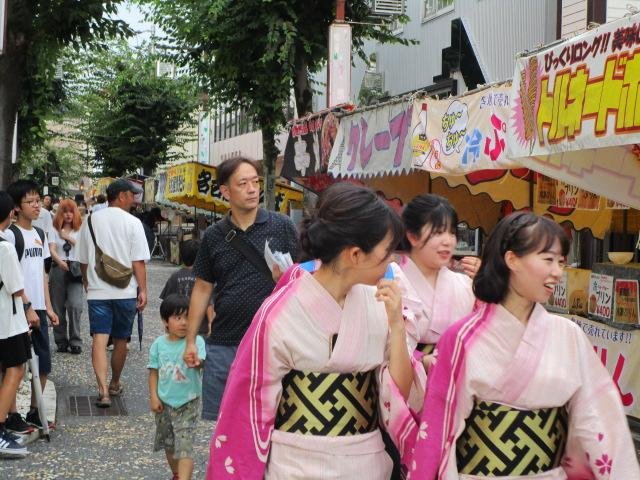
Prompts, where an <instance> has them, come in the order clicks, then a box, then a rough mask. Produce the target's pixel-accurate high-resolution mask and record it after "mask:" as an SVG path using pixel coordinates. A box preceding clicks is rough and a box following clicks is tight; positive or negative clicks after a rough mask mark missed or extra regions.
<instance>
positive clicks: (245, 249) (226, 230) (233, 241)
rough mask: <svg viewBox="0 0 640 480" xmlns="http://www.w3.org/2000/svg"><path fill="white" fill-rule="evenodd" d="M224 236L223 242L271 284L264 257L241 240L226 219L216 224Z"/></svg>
mask: <svg viewBox="0 0 640 480" xmlns="http://www.w3.org/2000/svg"><path fill="white" fill-rule="evenodd" d="M217 225H219V226H220V229H221V230H222V233H223V234H224V240H225V242H227V243H228V244H229V245H231V246H232V247H233V248H235V249H236V250H237V251H238V252H240V253H241V254H242V255H243V256H244V258H246V259H247V260H249V262H251V264H252V265H253V266H254V267H256V270H258V272H260V273H262V274H263V275H264V276H265V277H267V278H268V279H269V280H271V282H273V276H272V274H271V270H270V269H269V266H268V265H267V262H266V261H265V259H264V257H263V256H261V255H260V254H259V253H258V251H257V250H256V249H255V247H254V246H253V245H250V244H248V243H247V242H246V241H244V240H243V239H242V238H240V237H239V236H238V232H237V231H236V229H235V228H234V227H233V225H231V221H230V220H229V218H228V217H226V218H224V219H222V220H221V221H220V222H218V223H217Z"/></svg>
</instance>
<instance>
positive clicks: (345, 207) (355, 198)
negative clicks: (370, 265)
mask: <svg viewBox="0 0 640 480" xmlns="http://www.w3.org/2000/svg"><path fill="white" fill-rule="evenodd" d="M300 231H301V233H300V245H301V247H302V250H303V252H304V253H305V254H306V256H308V257H309V258H317V259H319V260H321V261H322V263H330V262H331V261H333V260H334V259H335V258H336V257H337V256H338V254H339V253H340V252H341V251H342V250H343V249H344V248H347V247H352V246H357V247H360V248H361V249H362V251H364V252H365V253H369V252H370V251H371V250H373V248H374V247H375V246H376V245H378V244H379V243H380V242H381V241H382V240H384V238H385V237H386V236H387V234H389V233H391V235H392V241H391V246H390V248H391V249H394V248H395V247H396V246H397V245H398V243H399V242H400V240H401V239H402V237H403V236H404V229H403V227H402V221H401V220H400V217H398V215H397V214H396V213H395V212H394V211H393V210H392V209H391V207H389V206H388V205H387V204H386V203H385V202H384V201H383V200H382V199H380V198H379V197H378V196H377V195H376V193H375V192H374V191H373V190H371V189H369V188H366V187H361V186H358V185H354V184H352V183H346V182H343V183H337V184H334V185H332V186H330V187H329V188H327V189H326V190H325V191H324V192H323V193H322V195H320V198H319V200H318V204H317V207H316V210H315V212H313V213H312V214H311V215H309V216H308V217H307V218H305V219H304V220H303V221H302V224H301V228H300Z"/></svg>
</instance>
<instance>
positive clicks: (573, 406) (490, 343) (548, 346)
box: [408, 304, 640, 480]
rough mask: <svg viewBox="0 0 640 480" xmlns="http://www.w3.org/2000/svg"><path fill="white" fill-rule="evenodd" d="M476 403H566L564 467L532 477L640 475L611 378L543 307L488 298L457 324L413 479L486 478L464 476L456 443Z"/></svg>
mask: <svg viewBox="0 0 640 480" xmlns="http://www.w3.org/2000/svg"><path fill="white" fill-rule="evenodd" d="M474 400H482V401H488V402H494V403H499V404H503V405H507V406H510V407H512V408H516V409H519V410H532V409H540V408H550V407H561V406H566V407H567V411H568V418H569V419H568V438H567V445H566V448H565V451H564V456H563V458H562V462H561V465H560V466H559V467H557V468H553V469H551V470H549V471H547V472H544V473H539V474H535V475H528V476H507V477H505V476H503V477H497V478H503V479H509V480H514V479H526V480H534V479H535V480H560V479H569V480H593V479H599V480H600V479H607V480H613V479H615V480H638V479H640V470H639V468H638V462H637V460H636V452H635V449H634V445H633V442H632V440H631V435H630V433H629V427H628V424H627V419H626V417H625V415H624V412H623V409H622V402H621V400H620V397H619V393H618V391H617V389H616V387H615V385H614V383H613V381H612V380H611V377H610V375H609V373H608V372H607V370H606V369H605V367H604V366H603V365H602V363H601V362H600V360H599V359H598V358H597V356H596V354H595V352H594V350H593V347H592V346H591V344H590V343H589V340H588V338H587V337H586V336H585V335H584V333H583V332H582V331H581V330H580V328H578V327H577V326H576V325H575V324H574V323H573V322H571V321H570V320H568V319H566V318H563V317H560V316H556V315H552V314H549V313H548V312H547V311H546V310H545V309H544V308H543V307H542V306H541V305H536V306H535V308H534V310H533V312H532V314H531V317H530V318H529V321H528V323H527V324H526V325H525V324H523V323H522V322H520V321H518V319H516V318H515V317H514V316H513V315H511V314H510V313H509V312H508V311H507V310H506V309H504V308H503V307H502V306H500V305H494V304H488V305H482V306H480V308H479V309H478V310H476V311H475V312H474V313H473V314H471V315H470V316H468V317H466V318H464V319H462V320H461V321H459V322H457V323H456V324H454V326H452V327H451V328H450V329H449V330H447V331H446V332H445V334H444V335H443V336H442V338H441V340H440V342H439V343H438V346H437V349H436V363H435V365H433V366H432V367H431V369H430V370H429V376H428V389H427V395H426V399H425V405H424V409H423V412H422V416H421V420H420V424H419V430H418V434H417V435H416V438H415V441H416V444H415V448H414V451H413V455H412V458H411V459H410V461H409V462H408V467H409V478H410V479H412V480H435V479H440V480H457V479H480V478H486V477H479V476H472V475H464V474H460V473H459V472H458V469H457V464H456V440H457V439H458V438H459V437H460V435H461V434H462V432H463V431H464V429H465V420H466V418H467V417H468V416H469V414H470V412H471V410H472V408H473V405H474Z"/></svg>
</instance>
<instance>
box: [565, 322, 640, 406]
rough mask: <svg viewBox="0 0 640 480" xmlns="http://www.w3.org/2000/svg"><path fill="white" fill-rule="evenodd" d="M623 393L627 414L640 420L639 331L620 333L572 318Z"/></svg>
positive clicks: (608, 327) (603, 325)
mask: <svg viewBox="0 0 640 480" xmlns="http://www.w3.org/2000/svg"><path fill="white" fill-rule="evenodd" d="M570 318H571V320H573V321H574V322H575V323H576V324H577V325H578V326H580V328H582V331H583V332H584V333H586V334H587V336H588V337H589V340H590V341H591V344H592V345H593V349H594V350H595V351H596V354H597V355H598V357H599V358H600V360H601V361H602V363H603V364H604V366H605V367H607V370H608V371H609V373H610V374H611V377H612V378H613V381H614V383H615V384H616V386H617V387H618V390H619V391H620V398H621V399H622V405H623V406H624V409H625V412H626V413H627V415H631V416H633V417H636V418H640V330H619V329H617V328H615V327H612V326H610V325H605V324H603V323H599V322H596V321H594V320H589V319H586V318H584V317H578V316H576V315H573V316H571V317H570Z"/></svg>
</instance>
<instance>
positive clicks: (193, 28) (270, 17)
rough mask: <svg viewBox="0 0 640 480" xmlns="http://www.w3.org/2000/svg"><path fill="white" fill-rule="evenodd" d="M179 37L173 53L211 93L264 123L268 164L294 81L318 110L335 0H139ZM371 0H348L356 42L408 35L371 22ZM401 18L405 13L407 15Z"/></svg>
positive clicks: (300, 95)
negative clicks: (315, 97) (317, 89)
mask: <svg viewBox="0 0 640 480" xmlns="http://www.w3.org/2000/svg"><path fill="white" fill-rule="evenodd" d="M139 1H140V2H141V3H147V4H149V5H151V8H152V14H151V18H152V20H153V21H154V22H156V23H157V24H158V25H159V26H160V27H161V28H162V30H163V31H164V32H166V33H167V36H168V38H169V39H170V41H171V42H172V45H173V47H172V50H170V51H172V52H173V55H172V57H173V58H174V61H176V62H177V63H178V64H180V65H188V66H189V68H190V69H191V71H192V72H193V73H194V74H195V75H197V76H198V78H199V79H200V81H201V82H202V84H203V86H204V87H205V88H206V90H207V92H208V93H209V94H210V96H211V97H212V99H213V100H214V101H216V102H217V103H218V104H219V105H223V106H225V107H227V108H228V109H230V110H232V109H237V108H242V109H243V110H245V111H247V112H248V114H249V115H250V116H251V117H252V119H253V120H254V122H255V123H256V124H258V125H260V126H261V128H262V133H263V139H264V142H265V144H264V150H265V152H264V158H265V164H266V167H267V170H270V169H272V168H273V162H274V161H275V156H276V154H277V149H276V147H275V144H274V141H273V136H274V134H275V133H276V131H277V129H278V128H279V127H280V126H282V125H284V122H285V115H284V110H283V108H284V107H285V106H286V105H287V104H288V103H289V98H290V92H291V89H292V88H293V89H294V92H295V99H296V104H297V108H298V112H299V114H300V115H303V114H305V113H309V112H311V108H312V107H311V100H312V88H311V86H310V81H309V78H310V75H311V74H312V73H315V72H317V71H318V70H319V69H320V68H321V67H322V66H323V65H324V63H325V59H326V58H327V55H328V45H327V44H328V40H327V38H328V29H329V25H330V24H331V23H332V22H333V21H334V18H335V2H334V1H333V0H268V1H265V0H242V1H237V0H173V1H171V2H168V1H165V0H139ZM369 3H370V2H369V1H368V0H349V1H348V2H347V4H346V17H347V20H350V21H354V22H364V24H363V23H355V24H353V26H352V28H353V30H352V32H353V50H354V52H355V53H356V54H358V55H359V56H361V57H362V58H363V59H365V60H366V55H365V53H364V41H365V39H367V38H372V39H375V40H378V41H381V42H393V43H407V41H406V40H403V39H401V38H398V37H396V36H394V35H393V33H392V31H391V30H390V28H389V25H388V24H384V23H378V24H376V25H372V24H371V22H374V21H375V20H372V19H371V17H370V7H369ZM406 20H407V19H406V18H402V19H401V21H406Z"/></svg>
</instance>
